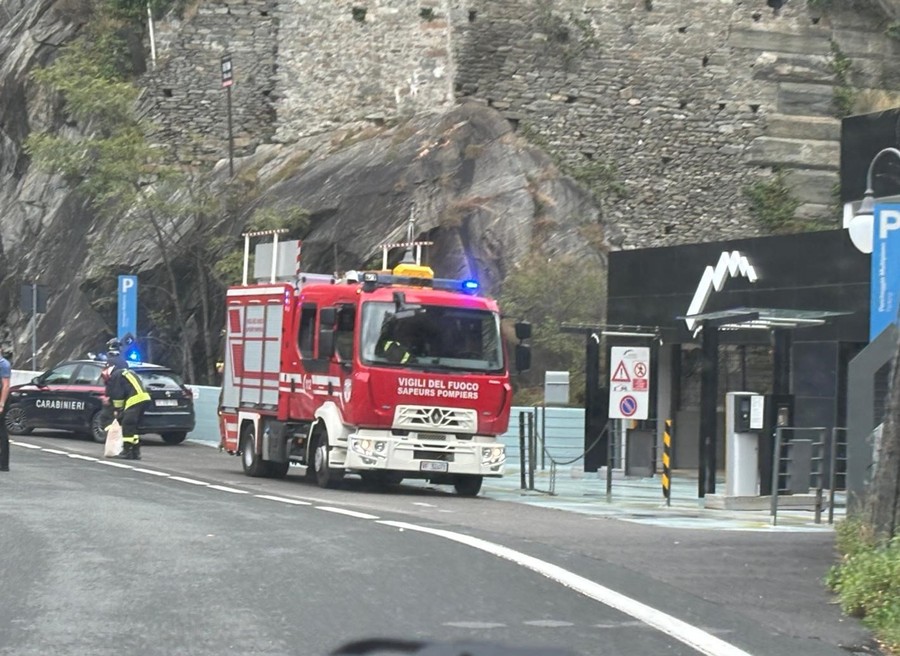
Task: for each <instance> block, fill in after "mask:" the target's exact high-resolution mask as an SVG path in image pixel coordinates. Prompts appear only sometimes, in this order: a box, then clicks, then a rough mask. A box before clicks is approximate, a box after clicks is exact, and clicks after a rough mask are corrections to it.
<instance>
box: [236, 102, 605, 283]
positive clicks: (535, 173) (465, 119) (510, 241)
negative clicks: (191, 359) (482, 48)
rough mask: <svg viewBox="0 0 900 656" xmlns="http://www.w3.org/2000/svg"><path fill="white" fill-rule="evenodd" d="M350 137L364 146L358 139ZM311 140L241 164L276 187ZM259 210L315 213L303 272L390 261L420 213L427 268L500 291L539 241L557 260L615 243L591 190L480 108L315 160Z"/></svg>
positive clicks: (273, 190)
mask: <svg viewBox="0 0 900 656" xmlns="http://www.w3.org/2000/svg"><path fill="white" fill-rule="evenodd" d="M346 140H347V141H351V142H352V141H353V140H354V135H353V133H352V132H348V133H347V134H346ZM312 141H313V140H307V141H303V142H300V144H298V146H293V147H274V148H267V149H263V150H262V151H261V152H260V153H259V154H258V155H256V156H254V157H250V158H247V159H246V160H242V161H241V162H240V166H241V167H259V168H260V174H261V182H262V184H263V185H264V186H268V185H267V180H271V179H279V178H281V177H282V176H283V175H284V173H283V171H284V167H286V166H289V165H290V159H291V158H292V157H296V154H297V152H298V151H297V148H298V147H300V148H303V147H305V146H308V145H309V144H310V143H311V142H312ZM318 150H319V151H320V150H321V146H318ZM260 205H272V206H274V207H276V208H277V207H289V206H295V207H300V208H302V209H304V210H306V211H308V212H309V213H310V216H311V221H312V226H313V227H312V230H311V232H310V234H309V235H308V237H306V238H305V239H304V242H303V266H304V268H309V270H313V271H334V270H348V269H353V268H358V267H360V266H361V265H362V264H363V263H364V262H367V261H370V260H371V259H372V258H373V257H375V256H378V257H379V258H380V253H381V249H380V245H381V244H382V243H385V242H396V241H403V240H404V239H405V235H406V227H407V221H408V218H409V217H410V215H412V216H413V218H414V219H415V227H416V232H417V236H418V237H421V238H428V239H430V240H433V241H434V242H435V244H434V246H433V247H432V248H431V249H430V250H431V257H430V258H429V259H430V263H431V265H432V266H433V267H434V268H435V270H436V271H437V272H438V273H439V274H440V275H442V276H445V277H475V278H477V279H478V280H479V281H480V282H481V284H482V287H483V288H485V289H487V290H488V292H491V293H494V292H496V291H498V290H499V287H500V283H501V281H502V280H503V278H504V276H505V274H506V272H507V271H508V270H509V267H510V266H511V265H512V264H514V263H515V262H516V261H517V260H518V259H520V258H521V257H522V256H523V255H524V254H526V253H527V252H528V251H529V249H530V248H531V247H532V246H533V245H534V243H535V240H536V239H539V240H540V243H541V246H542V247H543V248H544V249H546V250H547V252H548V254H552V253H561V252H562V253H570V254H572V255H573V256H575V257H581V258H585V257H594V258H602V257H603V255H604V253H605V251H606V250H607V249H608V247H609V237H610V236H611V237H612V239H613V241H615V238H616V234H615V233H614V232H613V234H611V235H609V234H608V232H609V226H607V225H605V224H604V223H603V222H602V221H601V219H600V216H599V212H598V210H597V209H596V207H595V206H594V203H593V199H592V198H591V196H590V195H589V194H588V193H586V192H585V191H584V190H582V189H581V188H579V187H578V186H577V185H576V184H575V183H574V182H573V181H572V180H571V179H568V178H565V177H563V176H560V174H559V172H558V171H557V169H556V167H555V165H554V164H553V162H552V161H551V160H550V158H549V157H548V156H547V155H545V154H543V153H542V152H541V151H540V150H538V149H536V148H534V147H533V146H529V145H528V144H527V142H525V141H524V140H523V139H521V138H520V137H517V136H516V135H515V134H513V132H512V130H511V128H510V125H509V122H508V121H506V120H504V119H503V118H502V117H501V116H500V115H499V114H498V113H497V112H496V111H494V110H492V109H490V108H487V107H484V106H482V105H479V104H476V103H468V104H464V105H461V106H459V107H457V108H455V109H452V110H450V111H449V112H447V113H445V114H441V115H432V116H427V117H422V118H417V119H413V120H411V121H409V122H407V123H403V124H401V125H400V126H398V127H396V128H393V129H390V130H384V131H382V132H380V133H379V134H378V135H376V136H373V137H370V138H368V139H364V140H362V141H358V142H356V143H352V145H349V146H346V147H339V149H338V150H336V151H334V152H332V153H331V154H328V155H325V156H322V155H316V154H314V155H313V156H311V157H309V158H308V159H307V160H306V163H305V164H304V165H303V166H302V167H301V168H299V170H297V171H296V173H295V174H294V175H293V176H291V177H290V178H289V179H286V180H284V181H283V182H279V183H278V184H275V185H274V186H272V187H270V188H269V190H268V192H267V193H266V194H265V196H264V197H263V198H261V199H260V200H259V201H258V203H256V204H255V205H254V206H253V207H251V208H250V210H252V209H255V208H256V207H259V206H260ZM239 228H240V226H232V229H233V230H237V229H239Z"/></svg>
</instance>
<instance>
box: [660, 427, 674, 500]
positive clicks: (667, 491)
mask: <svg viewBox="0 0 900 656" xmlns="http://www.w3.org/2000/svg"><path fill="white" fill-rule="evenodd" d="M662 466H663V471H662V486H663V496H664V497H665V498H666V505H667V506H671V505H672V420H671V419H666V429H665V430H664V431H663V456H662Z"/></svg>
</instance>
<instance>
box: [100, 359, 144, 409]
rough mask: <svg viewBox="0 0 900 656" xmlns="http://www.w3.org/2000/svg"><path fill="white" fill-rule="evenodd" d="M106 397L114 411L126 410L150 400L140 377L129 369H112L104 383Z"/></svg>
mask: <svg viewBox="0 0 900 656" xmlns="http://www.w3.org/2000/svg"><path fill="white" fill-rule="evenodd" d="M106 395H107V396H108V397H109V400H110V401H111V402H112V405H113V407H114V408H115V409H116V410H127V409H128V408H130V407H132V406H135V405H137V404H138V403H146V402H147V401H149V400H150V395H149V394H148V393H147V390H145V389H144V385H143V384H142V383H141V379H140V377H139V376H138V375H137V374H136V373H134V372H133V371H131V370H130V369H120V368H119V367H116V368H115V369H113V372H112V374H111V375H110V377H109V380H108V381H107V383H106Z"/></svg>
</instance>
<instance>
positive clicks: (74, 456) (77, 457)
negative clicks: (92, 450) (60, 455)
mask: <svg viewBox="0 0 900 656" xmlns="http://www.w3.org/2000/svg"><path fill="white" fill-rule="evenodd" d="M69 457H70V458H72V459H74V460H87V461H88V462H97V458H92V457H91V456H83V455H81V454H80V453H70V454H69Z"/></svg>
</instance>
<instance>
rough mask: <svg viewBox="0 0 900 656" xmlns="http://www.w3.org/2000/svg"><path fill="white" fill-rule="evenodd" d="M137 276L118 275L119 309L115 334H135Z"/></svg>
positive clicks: (121, 335)
mask: <svg viewBox="0 0 900 656" xmlns="http://www.w3.org/2000/svg"><path fill="white" fill-rule="evenodd" d="M137 290H138V280H137V276H119V311H118V312H117V316H118V327H117V330H116V336H117V337H118V338H119V339H121V338H122V337H123V336H124V335H125V334H127V333H131V334H132V335H137V334H138V333H137Z"/></svg>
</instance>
